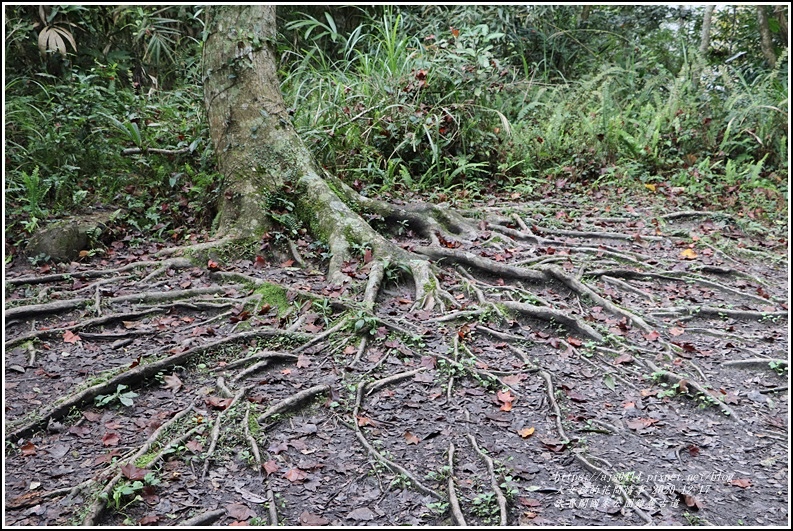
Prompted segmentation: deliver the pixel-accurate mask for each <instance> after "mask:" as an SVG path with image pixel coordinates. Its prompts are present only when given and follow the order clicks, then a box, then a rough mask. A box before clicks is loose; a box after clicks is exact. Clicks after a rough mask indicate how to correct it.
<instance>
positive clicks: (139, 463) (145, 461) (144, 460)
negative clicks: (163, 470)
mask: <svg viewBox="0 0 793 531" xmlns="http://www.w3.org/2000/svg"><path fill="white" fill-rule="evenodd" d="M156 457H157V453H156V452H149V453H147V454H144V455H142V456H140V457H138V458H137V459H136V460H135V466H136V467H138V468H146V467H147V466H148V465H149V464H150V463H151V462H152V461H154V459H155V458H156Z"/></svg>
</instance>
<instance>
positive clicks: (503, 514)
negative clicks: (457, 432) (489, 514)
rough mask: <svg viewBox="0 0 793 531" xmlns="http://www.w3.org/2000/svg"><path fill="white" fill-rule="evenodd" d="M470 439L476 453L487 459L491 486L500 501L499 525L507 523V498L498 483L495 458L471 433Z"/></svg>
mask: <svg viewBox="0 0 793 531" xmlns="http://www.w3.org/2000/svg"><path fill="white" fill-rule="evenodd" d="M468 440H469V441H470V442H471V446H472V447H473V448H474V450H476V453H478V454H479V455H480V456H481V457H482V459H483V460H484V461H485V464H486V465H487V472H488V474H490V487H491V488H492V489H493V492H495V493H496V501H497V502H498V512H499V524H498V525H507V498H506V497H505V496H504V492H503V491H502V490H501V487H499V485H498V479H497V478H496V471H495V467H494V465H493V460H492V459H491V458H490V456H489V455H487V454H486V453H485V452H483V451H482V449H481V448H480V447H479V445H478V444H476V439H475V438H474V436H473V435H471V434H470V433H469V434H468Z"/></svg>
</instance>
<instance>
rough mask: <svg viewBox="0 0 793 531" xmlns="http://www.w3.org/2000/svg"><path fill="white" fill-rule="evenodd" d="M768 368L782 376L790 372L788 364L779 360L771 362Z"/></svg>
mask: <svg viewBox="0 0 793 531" xmlns="http://www.w3.org/2000/svg"><path fill="white" fill-rule="evenodd" d="M768 366H769V367H770V368H771V370H772V371H774V372H775V373H777V374H778V375H780V376H784V375H785V373H786V372H787V370H788V366H787V363H785V362H783V361H779V360H773V361H769V362H768Z"/></svg>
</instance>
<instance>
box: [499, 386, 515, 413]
mask: <svg viewBox="0 0 793 531" xmlns="http://www.w3.org/2000/svg"><path fill="white" fill-rule="evenodd" d="M496 398H498V401H499V402H501V403H502V404H501V407H500V408H499V409H500V410H501V411H512V402H514V401H515V395H513V394H512V393H510V392H509V391H499V392H497V393H496Z"/></svg>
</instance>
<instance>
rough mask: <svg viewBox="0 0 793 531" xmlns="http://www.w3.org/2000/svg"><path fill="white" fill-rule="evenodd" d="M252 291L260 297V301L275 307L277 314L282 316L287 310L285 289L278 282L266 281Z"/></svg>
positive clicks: (287, 303)
mask: <svg viewBox="0 0 793 531" xmlns="http://www.w3.org/2000/svg"><path fill="white" fill-rule="evenodd" d="M254 293H256V294H258V295H260V296H261V298H262V303H267V304H269V305H270V306H271V307H273V308H277V310H278V316H279V317H283V316H284V315H286V314H287V312H288V311H289V301H288V300H287V299H286V290H285V289H284V288H283V287H281V286H279V285H278V284H272V283H270V282H266V283H264V284H262V285H261V286H259V287H258V288H256V289H255V290H254Z"/></svg>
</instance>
